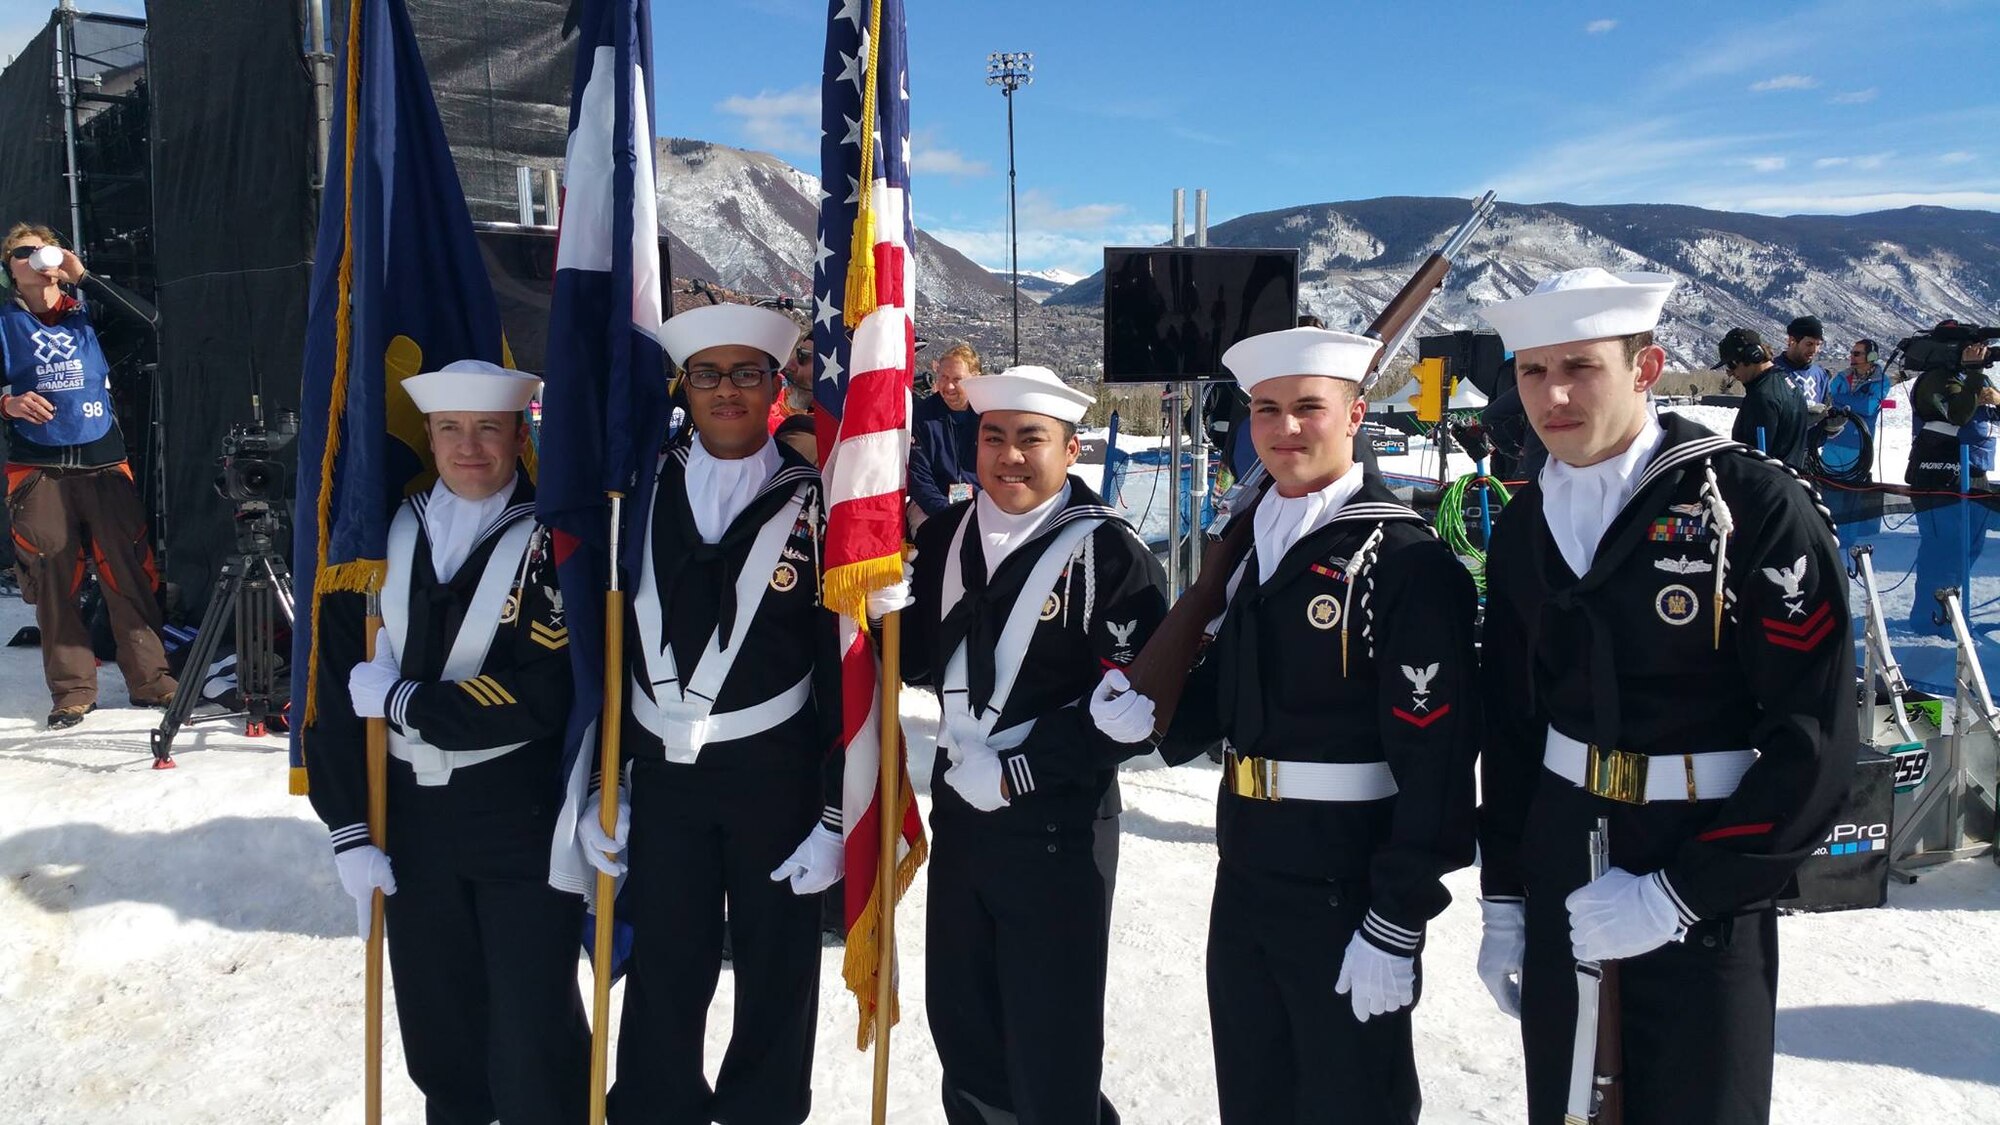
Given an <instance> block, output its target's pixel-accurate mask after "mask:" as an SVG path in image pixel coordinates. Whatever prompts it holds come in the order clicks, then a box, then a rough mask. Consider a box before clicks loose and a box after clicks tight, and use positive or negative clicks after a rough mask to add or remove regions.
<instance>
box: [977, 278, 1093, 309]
mask: <svg viewBox="0 0 2000 1125" xmlns="http://www.w3.org/2000/svg"><path fill="white" fill-rule="evenodd" d="M987 272H989V273H991V274H992V275H993V276H994V277H996V278H998V279H999V281H1000V284H1002V285H1005V286H1007V287H1009V289H1011V288H1012V287H1013V284H1014V274H1013V271H1011V270H1006V269H997V270H989V271H987ZM1082 280H1083V275H1082V274H1078V273H1071V272H1070V271H1068V270H1060V269H1046V270H1022V271H1021V295H1022V296H1023V297H1027V298H1029V299H1030V300H1032V301H1034V302H1035V303H1036V304H1038V305H1039V304H1041V303H1042V302H1043V301H1046V300H1048V299H1049V298H1050V297H1053V296H1055V295H1056V294H1058V293H1060V292H1062V291H1063V290H1065V289H1067V288H1069V287H1070V286H1072V285H1075V284H1076V283H1077V282H1079V281H1082Z"/></svg>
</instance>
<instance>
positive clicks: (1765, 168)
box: [1743, 156, 1785, 172]
mask: <svg viewBox="0 0 2000 1125" xmlns="http://www.w3.org/2000/svg"><path fill="white" fill-rule="evenodd" d="M1743 163H1744V164H1746V165H1748V166H1750V167H1751V168H1754V169H1756V170H1757V171H1759V172H1782V171H1784V170H1785V158H1784V157H1782V156H1753V157H1751V158H1750V159H1748V160H1745V161H1744V162H1743Z"/></svg>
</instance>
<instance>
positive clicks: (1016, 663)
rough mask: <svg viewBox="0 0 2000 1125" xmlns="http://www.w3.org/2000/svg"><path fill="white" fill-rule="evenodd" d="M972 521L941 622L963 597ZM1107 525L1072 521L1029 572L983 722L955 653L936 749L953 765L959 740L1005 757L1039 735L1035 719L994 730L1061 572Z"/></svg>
mask: <svg viewBox="0 0 2000 1125" xmlns="http://www.w3.org/2000/svg"><path fill="white" fill-rule="evenodd" d="M972 520H973V513H972V511H971V510H970V509H968V510H967V511H966V513H965V518H963V519H961V520H959V521H958V530H957V531H955V532H953V533H952V538H951V553H950V554H948V555H946V556H945V559H946V564H945V568H944V590H943V599H942V600H943V605H942V607H941V608H940V610H939V613H938V619H939V620H940V621H942V620H943V619H944V617H945V616H946V615H947V614H949V613H950V612H951V611H952V608H953V607H955V606H956V605H958V603H959V601H960V600H962V599H963V598H964V597H965V572H964V571H963V570H962V569H960V567H959V565H958V560H959V559H960V558H961V557H962V556H961V554H960V551H961V549H962V548H963V547H964V546H965V529H966V526H967V525H968V524H970V523H971V522H972ZM1103 522H1104V520H1103V519H1101V518H1095V519H1093V518H1089V517H1085V518H1081V519H1077V520H1073V521H1071V522H1070V523H1068V524H1067V525H1065V526H1064V527H1063V528H1062V529H1061V530H1059V531H1057V532H1056V533H1055V534H1054V536H1053V537H1052V540H1051V542H1050V543H1049V546H1048V549H1047V550H1045V551H1043V552H1042V556H1041V558H1039V559H1036V560H1035V565H1034V569H1032V570H1030V571H1029V572H1028V577H1027V580H1026V581H1025V582H1024V583H1022V585H1021V593H1020V595H1019V596H1018V597H1016V598H1015V599H1014V606H1013V608H1012V609H1010V610H1009V611H1008V613H1007V624H1006V625H1005V626H1003V627H1002V628H1001V630H1000V642H999V644H998V645H996V646H995V648H994V652H993V669H994V677H993V696H992V698H990V699H988V700H987V701H986V712H985V714H984V715H982V716H976V717H975V716H974V715H973V714H972V708H971V699H970V696H969V694H968V692H967V690H966V670H965V669H966V655H965V642H963V641H960V642H959V645H958V648H957V649H955V650H954V651H953V652H952V654H951V659H950V660H949V661H948V662H946V664H945V669H944V687H943V690H942V691H940V692H939V693H938V702H939V704H940V705H941V707H942V709H943V711H944V720H943V722H942V723H940V724H939V726H940V728H941V729H940V730H939V732H938V744H939V745H940V746H943V747H945V749H946V750H948V751H953V754H952V761H953V762H956V761H958V756H957V754H956V751H957V749H958V748H959V744H960V742H961V740H964V741H971V742H977V743H978V744H980V745H983V746H986V747H987V748H989V749H991V750H994V751H996V752H1000V753H1004V752H1006V751H1008V750H1012V749H1014V748H1015V747H1017V746H1019V745H1020V744H1021V743H1023V742H1025V741H1026V740H1027V738H1028V733H1029V732H1030V731H1032V730H1034V729H1035V720H1033V719H1028V720H1027V721H1025V722H1021V723H1016V724H1015V725H1013V726H1011V727H1008V728H1007V729H1006V730H1003V731H1000V732H998V733H995V732H994V730H993V727H994V724H996V723H998V722H999V721H1000V713H1001V712H1002V711H1004V710H1006V709H1007V699H1008V697H1009V696H1011V695H1013V693H1014V681H1015V680H1016V679H1017V678H1019V676H1020V674H1021V666H1022V665H1023V664H1024V663H1026V662H1027V655H1028V642H1029V641H1031V640H1033V639H1034V635H1035V626H1036V625H1037V624H1039V623H1040V621H1041V617H1042V605H1043V603H1044V601H1045V600H1046V599H1047V597H1048V595H1049V593H1051V592H1052V591H1054V589H1055V585H1056V580H1057V579H1058V578H1061V577H1062V572H1063V567H1065V566H1067V565H1068V564H1069V560H1070V555H1071V554H1073V553H1074V552H1075V551H1076V549H1077V546H1078V545H1079V544H1081V543H1082V542H1083V540H1084V539H1086V538H1088V537H1089V536H1090V534H1091V533H1092V532H1094V531H1096V530H1097V528H1098V525H1099V524H1102V523H1103Z"/></svg>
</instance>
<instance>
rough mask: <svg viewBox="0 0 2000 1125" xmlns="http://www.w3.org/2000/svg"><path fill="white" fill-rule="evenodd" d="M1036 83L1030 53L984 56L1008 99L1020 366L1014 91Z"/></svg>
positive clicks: (992, 81)
mask: <svg viewBox="0 0 2000 1125" xmlns="http://www.w3.org/2000/svg"><path fill="white" fill-rule="evenodd" d="M1034 83H1035V54H1034V52H1033V51H995V52H993V53H992V54H990V55H987V56H986V84H987V85H988V86H998V87H1000V93H1001V95H1002V96H1003V97H1005V98H1006V99H1007V242H1008V246H1009V250H1008V253H1009V257H1010V267H1011V268H1012V270H1013V272H1014V363H1015V364H1016V365H1018V364H1019V363H1020V362H1021V221H1020V213H1019V211H1018V210H1017V209H1016V204H1015V200H1014V91H1016V90H1018V89H1020V88H1021V87H1023V86H1032V85H1034Z"/></svg>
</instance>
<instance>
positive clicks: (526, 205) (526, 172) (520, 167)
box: [514, 164, 535, 227]
mask: <svg viewBox="0 0 2000 1125" xmlns="http://www.w3.org/2000/svg"><path fill="white" fill-rule="evenodd" d="M514 210H515V217H516V218H517V219H519V220H520V222H521V225H522V226H524V227H531V226H534V225H535V170H534V169H533V168H530V167H528V166H527V165H526V164H516V165H515V166H514Z"/></svg>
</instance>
